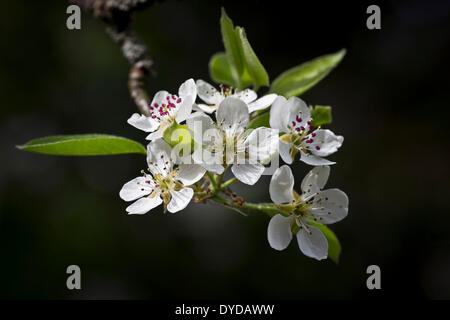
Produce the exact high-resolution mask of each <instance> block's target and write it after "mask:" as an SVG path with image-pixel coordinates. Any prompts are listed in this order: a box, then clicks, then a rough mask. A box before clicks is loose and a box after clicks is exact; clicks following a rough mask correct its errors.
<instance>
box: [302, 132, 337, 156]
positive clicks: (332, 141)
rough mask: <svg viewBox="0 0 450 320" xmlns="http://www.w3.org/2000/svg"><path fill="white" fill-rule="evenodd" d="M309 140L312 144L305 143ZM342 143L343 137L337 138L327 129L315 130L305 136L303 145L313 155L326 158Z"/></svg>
mask: <svg viewBox="0 0 450 320" xmlns="http://www.w3.org/2000/svg"><path fill="white" fill-rule="evenodd" d="M311 140H312V142H310V143H307V141H311ZM343 142H344V137H343V136H337V135H335V134H334V133H333V132H332V131H331V130H328V129H317V130H315V131H314V132H312V133H311V134H309V135H308V136H307V139H306V140H305V141H304V142H303V145H304V146H305V147H306V148H307V149H308V150H310V151H311V153H312V154H313V155H315V156H319V157H326V156H328V155H330V154H332V153H335V152H336V151H337V150H338V148H339V147H340V146H342V143H343Z"/></svg>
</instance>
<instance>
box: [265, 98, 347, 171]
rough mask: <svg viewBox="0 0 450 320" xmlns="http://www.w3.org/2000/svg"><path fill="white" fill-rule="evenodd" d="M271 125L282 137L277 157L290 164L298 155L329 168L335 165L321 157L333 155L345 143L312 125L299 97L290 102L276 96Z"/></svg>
mask: <svg viewBox="0 0 450 320" xmlns="http://www.w3.org/2000/svg"><path fill="white" fill-rule="evenodd" d="M270 126H271V127H272V128H275V129H278V130H280V132H284V133H285V134H284V135H283V136H281V137H280V141H281V143H280V156H281V158H282V159H283V161H284V162H286V163H288V164H291V163H292V161H293V158H294V156H295V154H296V153H297V152H300V160H301V161H303V162H305V163H307V164H310V165H313V166H321V165H331V164H335V162H332V161H329V160H327V159H324V157H326V156H328V155H330V154H332V153H334V152H336V151H337V150H338V148H339V147H340V146H341V145H342V143H343V141H344V137H343V136H336V135H335V134H334V133H333V132H332V131H330V130H324V129H316V130H314V127H313V126H312V125H311V111H310V110H309V108H308V106H307V105H306V104H305V102H303V101H302V100H301V99H300V98H297V97H291V98H289V100H286V98H284V97H282V96H279V97H278V98H277V99H276V100H275V102H274V103H273V105H272V107H271V108H270Z"/></svg>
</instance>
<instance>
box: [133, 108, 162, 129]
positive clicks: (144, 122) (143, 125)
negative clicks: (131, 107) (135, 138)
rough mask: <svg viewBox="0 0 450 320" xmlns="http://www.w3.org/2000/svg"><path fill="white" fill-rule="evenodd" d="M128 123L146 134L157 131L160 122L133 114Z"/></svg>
mask: <svg viewBox="0 0 450 320" xmlns="http://www.w3.org/2000/svg"><path fill="white" fill-rule="evenodd" d="M127 122H128V123H129V124H131V125H132V126H133V127H135V128H138V129H139V130H142V131H145V132H152V131H155V130H156V129H158V127H159V121H157V120H155V119H152V118H151V117H146V116H144V115H142V114H141V115H140V114H137V113H133V115H132V116H131V117H130V118H129V119H128V120H127Z"/></svg>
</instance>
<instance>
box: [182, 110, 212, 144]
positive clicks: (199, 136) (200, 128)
mask: <svg viewBox="0 0 450 320" xmlns="http://www.w3.org/2000/svg"><path fill="white" fill-rule="evenodd" d="M186 125H187V127H188V129H189V131H190V132H191V136H192V137H193V139H194V141H195V142H197V143H198V144H200V145H208V144H210V143H211V142H212V137H214V136H215V134H216V131H217V128H216V126H215V124H214V121H212V119H211V118H210V117H209V116H207V115H206V114H204V113H203V112H196V113H193V114H192V115H191V116H190V117H189V118H188V119H187V120H186ZM208 142H209V143H208Z"/></svg>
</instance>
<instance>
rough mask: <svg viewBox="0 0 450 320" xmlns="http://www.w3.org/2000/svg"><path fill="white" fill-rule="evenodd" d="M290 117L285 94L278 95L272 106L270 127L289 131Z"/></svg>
mask: <svg viewBox="0 0 450 320" xmlns="http://www.w3.org/2000/svg"><path fill="white" fill-rule="evenodd" d="M288 118H289V109H288V107H287V100H286V98H285V97H283V96H278V97H277V98H276V99H275V101H274V102H273V104H272V107H271V108H270V120H269V123H270V127H271V128H273V129H278V130H280V132H287V131H288V128H287V124H288Z"/></svg>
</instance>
